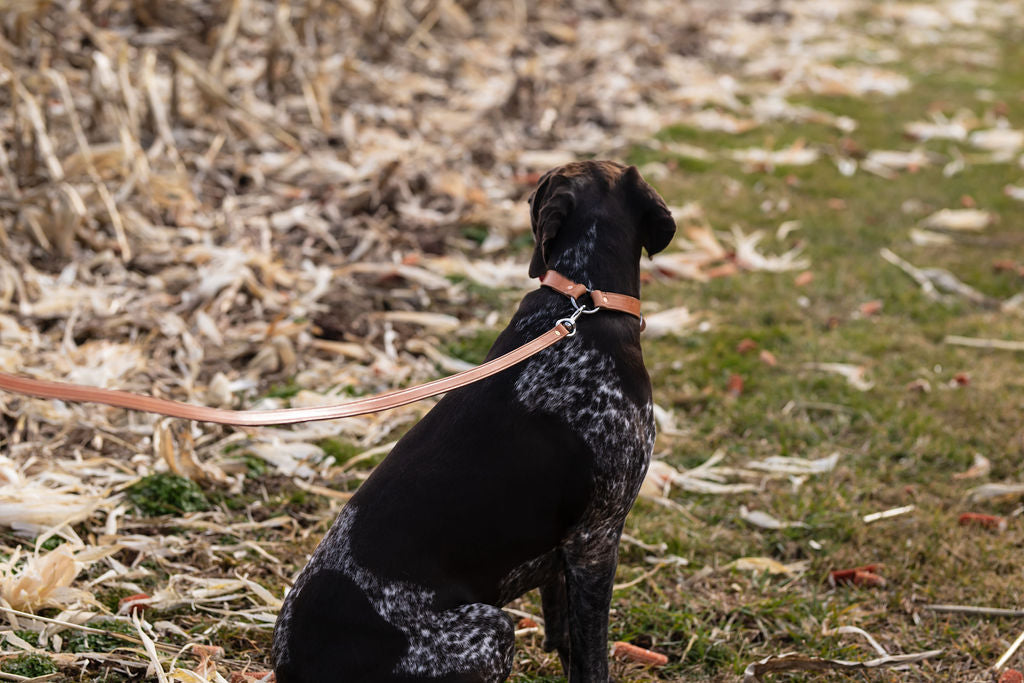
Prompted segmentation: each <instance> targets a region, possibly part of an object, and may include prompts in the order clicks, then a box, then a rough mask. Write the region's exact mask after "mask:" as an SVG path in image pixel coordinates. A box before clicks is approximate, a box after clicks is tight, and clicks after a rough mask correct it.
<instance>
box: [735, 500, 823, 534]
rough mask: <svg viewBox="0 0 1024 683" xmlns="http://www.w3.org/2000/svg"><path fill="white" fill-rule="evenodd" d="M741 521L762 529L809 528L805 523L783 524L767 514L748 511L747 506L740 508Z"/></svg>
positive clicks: (758, 511)
mask: <svg viewBox="0 0 1024 683" xmlns="http://www.w3.org/2000/svg"><path fill="white" fill-rule="evenodd" d="M740 519H742V520H743V521H744V522H747V523H748V524H753V525H754V526H756V527H761V528H762V529H792V528H807V524H805V523H804V522H783V521H782V520H779V519H776V518H775V517H773V516H772V515H769V514H768V513H767V512H762V511H760V510H748V509H747V506H746V505H741V506H740Z"/></svg>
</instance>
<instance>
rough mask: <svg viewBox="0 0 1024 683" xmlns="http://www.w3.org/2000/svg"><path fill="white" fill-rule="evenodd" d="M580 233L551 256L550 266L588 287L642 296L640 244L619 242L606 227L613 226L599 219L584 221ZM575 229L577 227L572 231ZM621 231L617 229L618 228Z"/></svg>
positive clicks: (590, 218)
mask: <svg viewBox="0 0 1024 683" xmlns="http://www.w3.org/2000/svg"><path fill="white" fill-rule="evenodd" d="M583 224H584V225H585V227H582V229H581V227H580V226H574V227H576V228H577V229H578V230H580V233H581V237H580V239H578V240H574V241H572V242H571V246H570V247H569V248H567V249H565V250H563V251H556V252H555V253H554V254H553V255H551V256H550V257H549V259H548V268H550V269H551V270H554V271H557V272H558V273H560V274H562V275H564V276H565V277H567V278H569V279H570V280H573V281H575V282H578V283H580V284H582V285H585V286H586V287H587V288H588V289H600V290H603V291H606V292H615V293H617V294H627V295H629V296H633V297H638V298H639V296H640V246H639V245H638V244H622V243H617V241H616V240H614V239H608V235H607V233H605V234H604V235H603V236H602V233H603V232H604V231H613V230H614V229H613V228H612V227H610V226H608V225H606V224H604V223H602V221H601V220H600V219H597V218H593V217H588V218H587V219H586V220H585V221H583ZM573 232H575V231H573ZM615 232H618V231H615Z"/></svg>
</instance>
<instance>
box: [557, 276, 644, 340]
mask: <svg viewBox="0 0 1024 683" xmlns="http://www.w3.org/2000/svg"><path fill="white" fill-rule="evenodd" d="M540 284H541V286H543V287H550V288H551V289H553V290H555V291H556V292H560V293H562V294H565V295H566V296H568V297H570V298H571V299H573V300H576V299H579V298H580V297H581V296H583V295H584V294H586V293H587V292H588V291H589V292H590V298H591V299H592V300H593V304H594V306H596V307H597V308H604V309H608V310H610V311H620V312H622V313H629V314H630V315H632V316H634V317H635V318H637V319H638V320H639V321H640V324H641V329H643V322H644V317H643V316H642V315H641V314H640V299H637V298H636V297H632V296H629V295H626V294H614V293H612V292H604V291H601V290H600V289H591V290H588V289H587V288H586V287H584V286H583V285H581V284H579V283H578V282H573V281H572V280H570V279H569V278H567V277H565V276H564V275H562V274H561V273H558V272H556V271H554V270H549V271H547V272H546V273H544V274H543V275H541V277H540Z"/></svg>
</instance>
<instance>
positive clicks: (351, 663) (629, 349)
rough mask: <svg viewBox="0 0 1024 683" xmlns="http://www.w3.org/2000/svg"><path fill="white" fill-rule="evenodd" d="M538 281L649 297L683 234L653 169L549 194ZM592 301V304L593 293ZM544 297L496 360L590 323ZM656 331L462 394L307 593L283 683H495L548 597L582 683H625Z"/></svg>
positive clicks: (561, 184)
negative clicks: (627, 562)
mask: <svg viewBox="0 0 1024 683" xmlns="http://www.w3.org/2000/svg"><path fill="white" fill-rule="evenodd" d="M529 203H530V218H531V225H532V230H533V233H534V237H535V239H536V245H535V248H534V251H533V255H532V259H531V261H530V267H529V274H530V277H541V276H542V275H544V274H545V273H546V272H547V271H548V270H554V271H556V272H557V273H559V274H561V275H563V276H565V277H566V278H569V279H570V280H572V281H574V282H576V283H579V284H580V285H585V286H586V287H587V289H588V290H590V289H595V288H596V289H599V290H601V291H603V292H614V293H619V294H625V295H629V296H632V297H638V295H639V289H640V257H641V250H642V249H646V251H647V253H648V254H650V255H653V254H655V253H657V252H658V251H660V250H662V249H664V248H665V247H666V246H667V245H668V243H669V242H670V241H671V239H672V236H673V234H674V233H675V229H676V225H675V221H674V220H673V218H672V215H671V213H670V212H669V210H668V208H667V207H666V206H665V203H664V201H663V200H662V199H661V197H660V196H658V194H657V192H656V191H655V190H654V189H653V188H652V187H651V186H650V185H648V184H647V183H646V182H645V181H644V180H643V178H642V177H641V175H640V173H639V171H638V170H637V169H636V167H633V166H630V167H626V166H623V165H621V164H618V163H615V162H610V161H583V162H576V163H571V164H568V165H565V166H561V167H559V168H555V169H552V170H551V171H548V172H547V173H546V174H544V175H543V176H542V177H541V178H540V180H539V182H538V185H537V188H536V189H535V190H534V192H533V193H532V194H531V196H530V199H529ZM582 301H585V298H584V299H582ZM573 310H574V309H573V305H572V302H571V301H570V300H569V297H567V296H565V295H564V294H562V293H559V292H558V291H555V290H553V289H551V288H548V287H541V288H540V289H538V290H537V291H534V292H531V293H530V294H528V295H526V296H525V297H524V298H523V300H522V302H521V303H520V305H519V308H518V310H517V311H516V313H515V315H514V317H513V318H512V320H511V322H510V324H509V325H508V327H507V328H505V330H504V331H502V333H501V334H500V335H499V336H498V338H497V340H496V341H495V343H494V345H493V347H491V349H490V352H489V355H488V359H490V358H494V357H497V356H499V355H501V354H503V353H505V352H507V351H510V350H511V349H514V348H516V347H518V346H520V345H521V344H524V343H525V342H527V341H529V340H531V339H534V338H535V337H538V336H540V335H541V334H543V333H544V332H546V331H547V330H549V329H550V328H551V327H552V326H553V325H554V324H555V322H556V321H558V320H559V319H561V318H565V317H567V316H568V315H569V314H571V313H572V312H573ZM640 331H641V323H640V321H639V320H638V319H637V318H636V317H633V316H631V315H628V314H627V313H623V312H618V311H604V310H602V311H600V312H598V313H597V314H596V315H585V316H580V317H579V319H578V321H577V323H576V330H575V332H576V333H575V334H574V335H572V336H571V337H570V338H569V339H566V340H565V341H561V342H559V343H558V344H556V345H554V346H552V347H551V348H548V349H545V350H544V351H542V352H541V353H539V354H537V355H536V356H533V357H532V358H530V359H528V360H527V361H524V362H522V363H520V364H519V365H516V366H514V367H512V368H509V369H506V370H504V371H502V372H500V373H498V374H497V375H494V376H492V377H490V378H488V379H486V380H483V381H480V382H477V383H475V384H472V385H469V386H466V387H464V388H461V389H458V390H455V391H452V392H450V393H448V394H447V395H445V397H444V398H443V399H442V400H440V401H439V402H438V403H437V404H436V405H435V406H434V407H433V408H432V409H431V410H430V411H429V412H428V413H427V414H426V415H425V416H424V417H423V419H422V420H420V422H419V423H417V424H416V425H415V426H414V427H413V428H412V429H411V430H410V431H409V432H408V433H407V434H406V435H405V436H404V437H403V438H402V439H401V440H400V441H399V442H398V443H397V444H396V445H395V447H394V449H393V450H392V451H391V453H390V454H389V455H388V456H387V457H386V458H385V459H384V460H383V462H381V463H380V465H378V466H377V468H376V469H375V470H374V472H373V473H372V474H371V476H370V477H369V478H368V479H367V480H366V481H365V482H364V483H363V484H362V485H361V486H360V487H359V489H358V490H357V491H356V493H355V494H354V495H353V496H352V498H351V500H350V501H349V502H348V503H347V504H346V505H345V507H344V508H343V509H342V511H341V513H340V515H339V516H338V518H337V520H336V521H335V522H334V524H333V526H332V527H331V529H330V531H329V532H328V533H327V535H326V536H325V537H324V539H323V540H322V541H321V543H320V545H319V546H318V547H317V548H316V550H315V551H314V553H313V555H312V557H311V559H310V560H309V563H308V564H307V565H306V567H305V569H303V571H302V572H301V573H300V574H299V576H298V578H297V579H296V581H295V585H294V586H293V587H292V589H291V590H290V591H289V592H288V595H287V596H286V598H285V600H284V604H283V606H282V609H281V613H280V615H279V616H278V619H277V624H276V626H275V631H274V643H273V660H274V669H275V672H276V676H277V681H278V683H327V682H333V681H374V682H396V683H397V682H412V681H430V682H432V683H442V682H443V683H496V682H498V681H504V680H505V679H506V678H507V677H508V676H509V674H510V672H511V669H512V654H513V639H514V635H513V632H514V628H513V624H512V622H511V619H510V618H509V616H508V615H507V614H506V613H504V612H503V611H502V610H501V607H502V606H503V605H505V604H506V603H508V602H510V601H512V600H514V599H515V598H517V597H519V596H520V595H522V594H523V593H525V592H526V591H528V590H531V589H533V588H540V595H541V603H542V609H543V612H544V622H545V639H544V647H545V649H546V650H548V651H552V650H555V651H557V653H558V656H559V658H560V660H561V663H562V667H563V668H564V670H565V673H566V675H567V676H568V678H569V681H571V683H592V682H600V683H606V682H607V681H608V680H609V677H608V612H609V608H610V604H611V597H612V584H613V580H614V577H615V569H616V565H617V563H618V547H619V537H620V536H621V534H622V528H623V524H624V521H625V519H626V514H627V513H628V512H629V509H630V507H632V505H633V502H634V500H635V499H636V496H637V493H638V491H639V489H640V484H641V483H642V481H643V478H644V475H645V474H646V471H647V466H648V463H649V461H650V455H651V450H652V448H653V444H654V419H653V410H652V401H651V383H650V379H649V377H648V375H647V370H646V369H645V367H644V362H643V355H642V353H641V349H640Z"/></svg>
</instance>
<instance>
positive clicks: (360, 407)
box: [0, 321, 572, 427]
mask: <svg viewBox="0 0 1024 683" xmlns="http://www.w3.org/2000/svg"><path fill="white" fill-rule="evenodd" d="M571 334H572V333H571V332H570V330H569V328H567V327H566V326H565V325H563V324H562V323H561V321H560V322H559V323H558V324H556V325H555V326H554V327H552V328H551V329H550V330H548V331H547V332H545V333H544V334H542V335H540V336H539V337H537V338H535V339H533V340H532V341H529V342H527V343H525V344H523V345H522V346H520V347H518V348H515V349H513V350H512V351H509V352H508V353H506V354H503V355H501V356H498V357H497V358H494V359H493V360H489V361H487V362H486V363H483V364H481V365H478V366H476V367H475V368H470V369H469V370H464V371H462V372H459V373H456V374H454V375H449V376H448V377H442V378H440V379H435V380H433V381H430V382H427V383H425V384H419V385H417V386H414V387H408V388H406V389H398V390H396V391H390V392H387V393H384V394H378V395H376V396H368V397H366V398H361V399H356V400H354V401H346V402H345V403H333V404H330V405H325V406H315V407H312V408H280V409H277V410H229V409H226V408H209V407H206V406H197V405H193V404H191V403H183V402H181V401H171V400H169V399H164V398H157V397H155V396H145V395H143V394H135V393H132V392H129V391H120V390H116V389H102V388H100V387H89V386H84V385H81V384H71V383H66V382H54V381H51V380H42V379H32V378H29V377H24V376H21V375H12V374H9V373H6V372H0V389H3V390H5V391H8V392H11V393H16V394H23V395H27V396H33V397H36V398H46V399H58V400H62V401H74V402H76V403H102V404H104V405H108V406H114V407H116V408H127V409H129V410H141V411H145V412H148V413H156V414H158V415H166V416H167V417H177V418H182V419H186V420H195V421H197V422H213V423H216V424H226V425H235V426H239V427H259V426H266V425H283V424H296V423H300V422H318V421H321V420H336V419H338V418H344V417H355V416H357V415H366V414H368V413H376V412H380V411H382V410H388V409H390V408H397V407H399V406H404V405H406V404H409V403H414V402H416V401H419V400H422V399H425V398H430V397H431V396H436V395H438V394H443V393H445V392H448V391H452V390H453V389H458V388H460V387H464V386H466V385H467V384H472V383H473V382H477V381H479V380H482V379H484V378H486V377H490V376H491V375H494V374H496V373H499V372H501V371H502V370H505V369H507V368H510V367H512V366H513V365H516V364H518V363H520V362H522V361H524V360H526V359H527V358H529V357H530V356H534V355H536V354H538V353H540V352H541V351H543V350H544V349H546V348H548V347H549V346H551V345H553V344H556V343H558V342H559V341H561V340H563V339H566V338H568V337H570V336H571Z"/></svg>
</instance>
